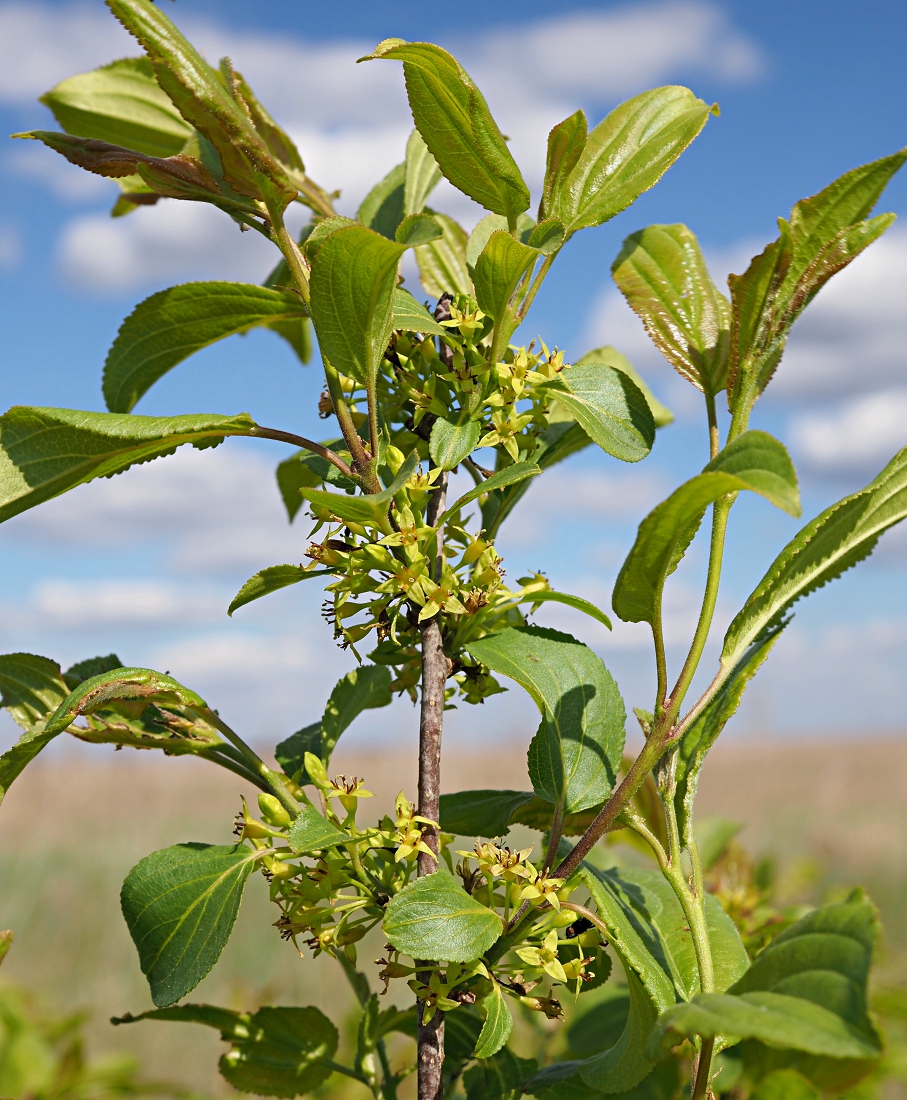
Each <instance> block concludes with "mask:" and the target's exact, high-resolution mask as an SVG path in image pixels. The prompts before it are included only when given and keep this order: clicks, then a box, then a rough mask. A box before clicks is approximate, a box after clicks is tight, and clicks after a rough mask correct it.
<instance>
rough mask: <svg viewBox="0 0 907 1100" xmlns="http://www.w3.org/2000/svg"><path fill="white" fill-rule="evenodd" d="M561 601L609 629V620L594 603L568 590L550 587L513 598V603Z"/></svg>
mask: <svg viewBox="0 0 907 1100" xmlns="http://www.w3.org/2000/svg"><path fill="white" fill-rule="evenodd" d="M549 601H550V602H551V603H562V604H566V606H567V607H572V608H575V609H576V610H577V611H582V612H583V614H584V615H588V616H589V618H590V619H595V621H596V622H599V623H601V624H602V626H606V627H607V628H608V629H609V630H610V629H611V620H610V619H609V618H608V616H607V615H606V614H605V613H604V611H602V610H601V608H599V607H596V606H595V604H594V603H591V602H590V601H589V600H584V599H583V597H582V596H571V595H570V593H569V592H552V591H551V590H550V589H545V590H543V591H541V592H526V593H524V594H523V595H521V596H520V597H519V598H518V599H516V600H514V603H532V604H537V603H547V602H549Z"/></svg>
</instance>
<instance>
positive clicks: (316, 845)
mask: <svg viewBox="0 0 907 1100" xmlns="http://www.w3.org/2000/svg"><path fill="white" fill-rule="evenodd" d="M349 839H350V838H349V836H348V835H347V834H346V833H344V832H341V830H340V829H338V828H337V827H336V826H335V825H332V824H331V822H330V821H327V820H326V819H325V818H324V817H322V816H321V814H320V813H319V812H318V811H317V810H316V809H315V807H314V806H306V805H302V806H300V807H299V816H298V817H297V818H296V819H295V820H294V821H293V825H292V828H291V829H290V835H289V837H288V839H287V843H288V844H289V846H290V847H291V848H292V849H293V851H294V852H295V853H296V854H297V855H301V854H302V855H308V854H309V853H310V852H320V851H322V850H323V849H325V848H335V847H336V846H337V845H338V844H347V843H349Z"/></svg>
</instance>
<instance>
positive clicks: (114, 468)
mask: <svg viewBox="0 0 907 1100" xmlns="http://www.w3.org/2000/svg"><path fill="white" fill-rule="evenodd" d="M255 427H256V425H255V421H254V420H253V419H252V418H251V417H250V416H249V414H248V413H240V414H239V415H238V416H215V415H210V414H202V413H195V414H193V415H189V416H127V415H123V414H121V413H93V412H77V411H74V410H72V409H42V408H29V407H28V406H25V405H17V406H15V407H14V408H12V409H10V410H9V412H7V413H5V414H4V415H3V416H0V523H2V522H3V521H4V520H7V519H9V518H10V517H11V516H16V515H18V514H19V513H20V512H24V511H26V510H27V509H29V508H34V506H35V505H36V504H43V503H44V501H45V500H50V499H51V497H55V496H59V495H60V493H65V492H67V491H68V490H69V489H74V488H75V487H76V486H77V485H83V484H84V483H85V482H86V481H92V480H93V479H94V478H96V477H109V476H110V475H111V474H118V473H120V472H121V471H123V470H126V469H128V468H129V467H130V466H134V465H135V464H136V463H138V462H148V461H150V460H151V459H152V458H159V457H161V456H162V455H168V454H173V452H174V451H175V450H176V448H177V447H180V446H182V445H183V444H184V443H192V444H193V445H194V446H196V447H216V446H217V444H218V443H222V442H223V440H224V439H225V437H226V436H228V435H253V434H254V432H255Z"/></svg>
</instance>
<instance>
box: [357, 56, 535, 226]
mask: <svg viewBox="0 0 907 1100" xmlns="http://www.w3.org/2000/svg"><path fill="white" fill-rule="evenodd" d="M373 58H387V59H389V60H397V61H402V62H403V75H404V78H405V80H406V93H407V95H408V97H409V105H410V109H411V110H412V112H413V121H414V122H415V124H416V128H417V129H418V131H419V133H420V134H421V135H422V138H423V140H424V141H425V144H426V145H427V146H428V148H429V150H430V151H431V153H432V155H433V156H434V158H435V160H436V161H437V162H438V165H439V166H440V168H441V171H442V172H443V173H444V175H445V176H446V177H447V179H448V180H450V182H451V183H452V184H453V185H454V187H457V188H459V189H460V190H461V191H463V192H464V194H466V195H468V196H469V197H470V198H471V199H475V201H476V202H478V203H480V204H481V205H482V206H484V207H485V209H486V210H492V211H493V212H494V213H496V214H502V215H504V216H505V217H515V216H516V215H517V214H519V213H520V212H521V211H523V210H525V209H526V208H527V207H528V206H529V201H530V196H529V188H528V187H527V186H526V184H525V182H524V181H523V177H522V176H521V175H520V170H519V168H517V166H516V162H515V161H514V159H513V157H512V156H511V155H510V150H509V149H508V148H507V143H506V142H505V141H504V138H503V136H502V134H501V131H500V130H499V129H498V127H497V124H496V123H495V121H494V119H493V118H492V117H491V112H490V111H489V110H488V104H487V103H486V102H485V99H484V97H483V95H482V93H481V92H480V91H479V89H478V88H477V87H476V86H475V84H474V83H473V82H472V80H471V79H470V77H469V75H468V74H467V73H466V71H465V70H464V69H463V67H462V66H461V65H460V64H459V62H458V61H457V60H456V59H455V58H453V57H451V55H450V54H449V53H447V51H446V50H442V49H441V48H440V46H434V45H432V44H430V43H428V42H409V43H408V42H404V41H403V40H402V39H399V38H396V39H395V38H389V39H387V40H386V41H385V42H381V43H379V45H378V46H377V47H376V48H375V52H374V53H373V54H371V56H370V57H369V58H362V59H361V60H363V61H365V60H371V59H373Z"/></svg>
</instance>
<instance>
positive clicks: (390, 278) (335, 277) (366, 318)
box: [311, 225, 406, 382]
mask: <svg viewBox="0 0 907 1100" xmlns="http://www.w3.org/2000/svg"><path fill="white" fill-rule="evenodd" d="M405 250H406V246H405V245H400V244H396V243H395V242H393V241H389V240H387V239H386V238H384V237H382V236H381V235H380V234H378V233H375V232H374V231H373V230H371V229H366V228H365V227H363V226H359V225H351V226H345V227H344V228H342V229H338V230H336V231H335V232H334V233H332V234H331V235H330V236H329V237H328V238H327V239H326V240H325V241H324V243H323V244H322V245H321V247H320V248H319V249H318V251H317V253H315V257H314V259H313V260H312V282H311V294H312V299H311V300H312V318H313V320H314V322H315V332H316V333H317V334H318V343H319V345H320V347H321V350H322V352H323V354H324V355H325V356H327V358H328V359H329V360H330V362H331V363H332V364H333V365H334V366H335V367H336V368H337V370H339V371H342V372H343V373H344V374H348V375H350V376H351V377H353V378H355V379H356V380H357V381H359V382H365V380H366V379H367V378H371V377H373V376H374V374H375V373H376V372H377V370H378V366H379V364H380V362H381V360H382V358H383V357H384V352H385V351H386V349H387V344H388V340H389V339H390V334H391V332H392V331H393V327H394V326H393V320H394V315H393V310H394V289H395V287H396V284H397V265H398V263H399V262H400V257H401V256H402V255H403V253H404V251H405Z"/></svg>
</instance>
